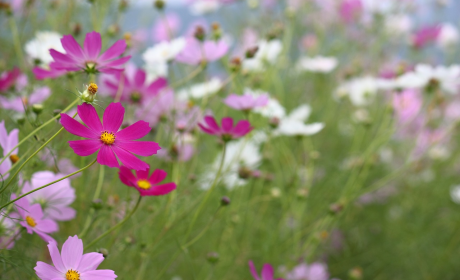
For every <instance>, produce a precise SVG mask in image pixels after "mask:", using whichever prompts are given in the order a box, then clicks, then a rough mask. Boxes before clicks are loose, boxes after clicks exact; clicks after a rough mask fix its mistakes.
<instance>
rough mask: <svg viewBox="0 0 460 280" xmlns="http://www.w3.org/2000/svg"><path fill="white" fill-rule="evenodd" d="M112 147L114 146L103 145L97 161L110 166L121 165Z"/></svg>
mask: <svg viewBox="0 0 460 280" xmlns="http://www.w3.org/2000/svg"><path fill="white" fill-rule="evenodd" d="M111 147H113V146H107V145H102V147H101V150H100V151H99V153H98V154H97V162H98V163H99V164H102V165H107V166H108V167H119V166H120V165H119V164H118V160H117V158H116V157H115V154H114V151H113V150H112V148H111Z"/></svg>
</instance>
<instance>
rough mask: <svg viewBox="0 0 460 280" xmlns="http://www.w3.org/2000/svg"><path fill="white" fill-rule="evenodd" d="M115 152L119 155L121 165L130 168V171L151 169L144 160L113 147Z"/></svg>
mask: <svg viewBox="0 0 460 280" xmlns="http://www.w3.org/2000/svg"><path fill="white" fill-rule="evenodd" d="M112 149H113V152H114V153H115V154H116V155H117V157H118V158H119V159H120V161H121V163H123V165H125V166H126V167H128V168H129V169H134V170H146V169H148V168H149V165H148V164H147V163H145V162H143V161H142V160H140V159H138V158H137V157H135V156H134V155H133V154H131V153H129V152H128V151H126V150H124V149H122V148H120V147H117V146H112Z"/></svg>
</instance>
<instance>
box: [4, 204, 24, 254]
mask: <svg viewBox="0 0 460 280" xmlns="http://www.w3.org/2000/svg"><path fill="white" fill-rule="evenodd" d="M0 232H1V235H0V250H1V249H8V250H9V249H11V248H13V247H14V242H15V240H17V239H19V238H20V237H21V235H20V228H19V227H18V224H17V223H16V221H15V220H13V219H10V217H7V214H5V212H3V211H2V212H0Z"/></svg>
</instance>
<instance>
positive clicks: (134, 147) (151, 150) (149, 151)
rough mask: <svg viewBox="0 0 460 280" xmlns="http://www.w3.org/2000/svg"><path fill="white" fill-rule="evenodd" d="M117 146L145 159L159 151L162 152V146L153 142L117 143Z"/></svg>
mask: <svg viewBox="0 0 460 280" xmlns="http://www.w3.org/2000/svg"><path fill="white" fill-rule="evenodd" d="M115 145H116V146H118V147H120V148H122V149H125V150H126V151H128V152H130V153H133V154H136V155H140V156H144V157H148V156H151V155H154V154H156V153H157V152H158V150H161V148H160V145H158V143H155V142H153V141H116V142H115Z"/></svg>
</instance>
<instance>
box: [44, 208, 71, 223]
mask: <svg viewBox="0 0 460 280" xmlns="http://www.w3.org/2000/svg"><path fill="white" fill-rule="evenodd" d="M45 212H46V215H47V217H49V218H51V219H53V220H56V221H69V220H72V219H74V218H75V216H77V211H75V209H73V208H70V207H68V206H62V205H59V206H54V207H53V206H50V207H48V208H47V209H46V211H45Z"/></svg>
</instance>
